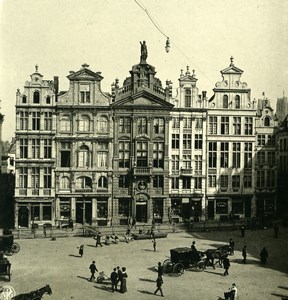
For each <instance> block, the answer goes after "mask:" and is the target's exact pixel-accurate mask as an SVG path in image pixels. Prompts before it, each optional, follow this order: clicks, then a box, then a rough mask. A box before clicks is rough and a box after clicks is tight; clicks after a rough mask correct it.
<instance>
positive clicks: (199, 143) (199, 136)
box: [194, 134, 203, 149]
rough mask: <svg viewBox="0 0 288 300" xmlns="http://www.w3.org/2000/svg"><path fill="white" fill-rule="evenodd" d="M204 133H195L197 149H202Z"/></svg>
mask: <svg viewBox="0 0 288 300" xmlns="http://www.w3.org/2000/svg"><path fill="white" fill-rule="evenodd" d="M202 143H203V141H202V134H195V146H194V148H195V149H202Z"/></svg>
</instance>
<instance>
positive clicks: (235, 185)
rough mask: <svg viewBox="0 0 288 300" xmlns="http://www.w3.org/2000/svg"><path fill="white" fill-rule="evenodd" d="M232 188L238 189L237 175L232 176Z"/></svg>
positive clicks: (238, 180)
mask: <svg viewBox="0 0 288 300" xmlns="http://www.w3.org/2000/svg"><path fill="white" fill-rule="evenodd" d="M232 188H233V189H239V188H240V176H239V175H233V176H232Z"/></svg>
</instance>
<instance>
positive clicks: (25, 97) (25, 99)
mask: <svg viewBox="0 0 288 300" xmlns="http://www.w3.org/2000/svg"><path fill="white" fill-rule="evenodd" d="M22 103H27V96H25V95H24V96H22Z"/></svg>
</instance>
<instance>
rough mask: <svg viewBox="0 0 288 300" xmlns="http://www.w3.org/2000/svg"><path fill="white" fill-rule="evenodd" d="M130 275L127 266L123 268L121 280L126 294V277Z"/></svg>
mask: <svg viewBox="0 0 288 300" xmlns="http://www.w3.org/2000/svg"><path fill="white" fill-rule="evenodd" d="M127 277H128V275H127V273H126V268H125V267H123V268H122V281H121V293H122V294H124V293H126V292H127V285H126V278H127Z"/></svg>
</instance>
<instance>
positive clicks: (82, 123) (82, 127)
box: [78, 116, 90, 132]
mask: <svg viewBox="0 0 288 300" xmlns="http://www.w3.org/2000/svg"><path fill="white" fill-rule="evenodd" d="M78 130H79V131H82V132H83V131H89V130H90V120H89V117H88V116H81V117H80V119H79V123H78Z"/></svg>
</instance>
